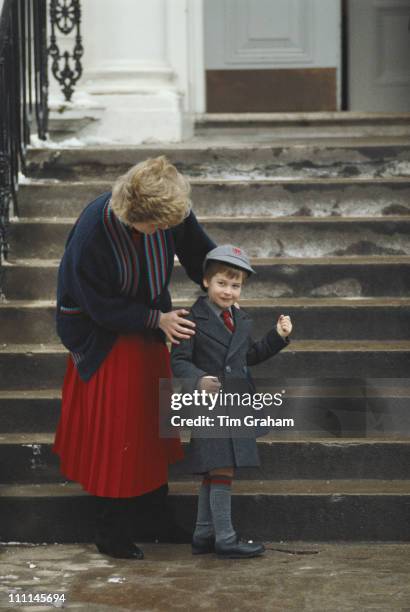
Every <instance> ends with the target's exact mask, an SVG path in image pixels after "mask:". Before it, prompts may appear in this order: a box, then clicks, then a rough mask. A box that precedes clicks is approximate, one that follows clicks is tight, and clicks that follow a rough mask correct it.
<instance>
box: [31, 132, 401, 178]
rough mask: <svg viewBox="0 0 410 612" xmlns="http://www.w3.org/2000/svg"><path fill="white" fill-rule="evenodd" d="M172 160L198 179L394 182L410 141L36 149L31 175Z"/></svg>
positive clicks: (105, 170) (84, 173)
mask: <svg viewBox="0 0 410 612" xmlns="http://www.w3.org/2000/svg"><path fill="white" fill-rule="evenodd" d="M158 155H166V156H167V157H168V158H169V159H170V161H171V162H173V163H174V164H175V165H176V166H177V167H178V168H179V169H180V171H181V172H183V173H186V174H187V175H189V176H192V177H201V178H205V177H207V176H215V177H225V178H241V179H242V178H244V177H248V178H266V177H277V178H279V177H296V178H302V177H323V178H326V177H327V178H331V177H334V178H341V177H358V176H367V177H385V178H389V177H393V176H409V175H410V145H409V142H408V138H406V137H404V138H398V137H397V138H378V139H374V138H363V139H359V138H357V139H355V140H354V142H352V139H351V138H350V137H346V138H333V139H331V140H329V139H320V138H318V139H301V140H294V141H293V142H292V143H291V144H290V143H289V142H284V141H283V140H282V141H281V140H280V139H278V140H277V141H276V142H275V141H273V142H269V143H268V144H266V143H264V144H260V145H258V144H249V143H243V142H242V143H235V142H234V141H232V142H231V143H227V144H222V145H220V146H214V145H213V144H212V141H211V142H210V141H206V140H204V141H203V142H201V141H197V142H194V143H181V144H174V145H161V146H160V147H153V146H151V145H143V146H138V147H120V146H116V147H109V146H107V147H105V146H99V147H83V146H81V147H77V148H76V147H74V148H65V149H63V148H61V149H46V148H44V149H40V148H39V149H31V150H30V151H29V157H28V162H27V175H28V176H30V177H32V178H51V179H59V180H71V181H73V180H74V181H76V180H83V179H84V178H86V177H87V178H96V177H98V178H100V177H101V176H104V179H105V180H107V181H111V180H113V179H115V178H117V176H118V175H120V174H123V173H124V172H126V171H127V170H128V169H129V168H130V167H131V166H132V165H133V164H136V163H138V162H140V161H143V160H145V159H147V158H149V157H156V156H158Z"/></svg>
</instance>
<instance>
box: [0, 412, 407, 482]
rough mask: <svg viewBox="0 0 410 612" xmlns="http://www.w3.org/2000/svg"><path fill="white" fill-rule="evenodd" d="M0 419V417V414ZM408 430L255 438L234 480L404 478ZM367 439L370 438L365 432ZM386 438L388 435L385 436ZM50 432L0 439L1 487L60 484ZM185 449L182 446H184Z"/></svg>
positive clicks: (179, 473) (177, 471)
mask: <svg viewBox="0 0 410 612" xmlns="http://www.w3.org/2000/svg"><path fill="white" fill-rule="evenodd" d="M0 418H1V414H0ZM409 434H410V430H409V428H407V436H408V437H407V439H405V438H403V436H400V434H397V435H398V436H399V437H398V438H394V439H381V438H375V437H368V438H361V439H354V440H352V439H347V438H322V439H314V438H313V437H312V436H309V434H305V435H304V437H305V438H306V439H300V440H287V439H285V440H281V439H277V436H276V435H272V436H270V437H269V438H262V439H259V440H258V449H259V456H260V461H261V466H260V468H241V469H240V470H238V473H237V475H236V477H237V478H238V479H240V480H282V479H287V480H292V479H295V480H303V479H308V480H313V479H321V480H326V479H334V480H337V479H348V478H351V479H352V480H353V479H380V480H387V479H392V480H397V479H406V478H407V477H408V463H409V460H410V435H409ZM369 435H370V434H369ZM385 437H388V434H387V435H386V434H385ZM53 442H54V433H49V434H45V433H40V434H27V433H16V434H2V435H0V464H1V466H2V476H1V483H2V484H16V483H20V484H23V483H26V484H43V483H47V482H48V483H53V482H54V483H56V482H65V481H66V480H67V479H66V478H65V477H64V476H63V475H62V474H61V472H60V469H59V458H58V456H57V455H56V454H55V453H53V452H52V445H53ZM183 445H184V448H185V449H186V445H187V443H186V442H184V444H183ZM190 479H192V475H191V474H189V472H188V470H187V468H186V467H184V465H183V463H182V462H179V463H177V464H175V465H172V466H170V480H175V481H187V480H190Z"/></svg>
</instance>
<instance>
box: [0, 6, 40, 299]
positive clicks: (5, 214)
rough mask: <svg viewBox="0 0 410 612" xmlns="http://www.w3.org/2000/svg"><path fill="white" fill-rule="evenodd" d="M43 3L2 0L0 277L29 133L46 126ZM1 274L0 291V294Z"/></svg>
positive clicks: (0, 44)
mask: <svg viewBox="0 0 410 612" xmlns="http://www.w3.org/2000/svg"><path fill="white" fill-rule="evenodd" d="M47 101H48V79H47V4H46V0H4V3H3V8H2V11H1V15H0V273H1V263H2V261H4V259H7V255H8V240H7V232H8V225H9V214H10V209H11V207H12V206H13V207H14V214H18V210H17V198H16V190H17V182H18V173H19V172H20V171H21V172H23V173H24V170H25V160H26V150H27V145H28V144H29V141H30V132H31V131H33V130H34V128H36V130H37V133H38V136H39V137H40V138H41V139H45V138H46V133H47V126H48V107H47ZM1 280H2V279H1V275H0V292H1V287H2V283H1Z"/></svg>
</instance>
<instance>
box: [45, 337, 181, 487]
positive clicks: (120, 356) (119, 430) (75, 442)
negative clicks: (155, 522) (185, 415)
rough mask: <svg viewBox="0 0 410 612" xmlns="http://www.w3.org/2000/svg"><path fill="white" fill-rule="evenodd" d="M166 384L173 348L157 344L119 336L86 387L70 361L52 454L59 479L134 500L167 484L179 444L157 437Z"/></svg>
mask: <svg viewBox="0 0 410 612" xmlns="http://www.w3.org/2000/svg"><path fill="white" fill-rule="evenodd" d="M160 378H171V366H170V355H169V352H168V349H167V347H166V346H165V345H164V344H163V343H162V342H161V341H160V340H159V339H158V338H155V337H152V336H151V337H149V336H142V335H132V336H120V337H119V338H118V339H117V341H116V343H115V344H114V346H113V348H112V349H111V351H110V353H109V355H108V356H107V357H106V359H105V360H104V361H103V363H102V364H101V366H100V367H99V369H98V370H97V372H96V373H95V374H94V375H93V376H92V378H91V379H90V380H89V381H88V382H84V381H83V380H82V379H81V378H80V376H79V375H78V372H77V369H76V367H75V365H74V363H73V361H72V358H71V356H69V358H68V364H67V371H66V374H65V378H64V384H63V391H62V408H61V417H60V421H59V424H58V428H57V432H56V437H55V441H54V446H53V451H54V452H55V453H57V454H58V455H59V456H60V460H61V463H60V469H61V472H62V473H63V474H64V475H65V476H66V477H67V478H68V479H70V480H74V481H76V482H79V483H80V484H81V485H82V487H83V488H84V489H85V490H86V491H88V492H89V493H91V494H93V495H98V496H103V497H134V496H137V495H142V494H144V493H148V492H149V491H152V490H154V489H156V488H158V487H160V486H161V485H163V484H165V483H166V482H167V480H168V464H169V463H174V462H175V461H178V460H180V459H182V458H183V450H182V446H181V442H180V440H179V438H178V439H176V438H172V439H170V438H160V436H159V409H158V404H159V389H158V381H159V379H160Z"/></svg>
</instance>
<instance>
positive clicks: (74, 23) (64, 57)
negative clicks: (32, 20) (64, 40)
mask: <svg viewBox="0 0 410 612" xmlns="http://www.w3.org/2000/svg"><path fill="white" fill-rule="evenodd" d="M50 26H51V35H50V46H49V48H48V52H49V55H50V57H51V72H52V74H53V77H54V78H55V79H56V81H58V83H59V84H60V88H61V91H62V92H63V94H64V97H65V99H66V100H67V101H70V100H71V97H72V95H73V93H74V86H75V84H76V83H77V81H78V80H79V79H80V78H81V75H82V72H83V67H82V64H81V58H82V56H83V53H84V48H83V41H82V37H81V4H80V0H50ZM58 33H60V34H64V35H65V36H67V35H70V34H72V33H75V40H74V48H73V51H72V53H69V52H68V51H61V50H60V47H59V45H58V42H57V34H58Z"/></svg>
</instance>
